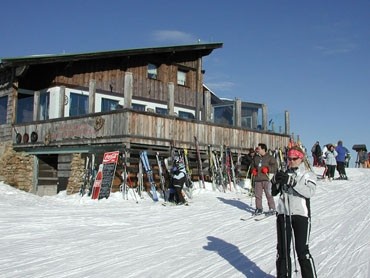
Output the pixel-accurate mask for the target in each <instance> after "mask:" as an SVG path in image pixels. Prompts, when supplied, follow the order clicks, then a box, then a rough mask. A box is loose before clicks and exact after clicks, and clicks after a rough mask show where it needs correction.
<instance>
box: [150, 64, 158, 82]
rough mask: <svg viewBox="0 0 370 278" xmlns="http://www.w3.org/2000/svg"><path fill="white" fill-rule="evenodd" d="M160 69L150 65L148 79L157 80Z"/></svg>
mask: <svg viewBox="0 0 370 278" xmlns="http://www.w3.org/2000/svg"><path fill="white" fill-rule="evenodd" d="M157 76H158V67H157V66H156V65H154V64H148V78H150V79H157Z"/></svg>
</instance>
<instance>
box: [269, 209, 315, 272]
mask: <svg viewBox="0 0 370 278" xmlns="http://www.w3.org/2000/svg"><path fill="white" fill-rule="evenodd" d="M291 220H292V225H290V217H289V215H284V214H279V215H278V217H277V220H276V226H277V258H276V270H277V278H281V277H284V278H286V277H289V278H290V277H291V276H292V263H291V258H290V245H291V241H292V229H293V232H294V239H295V240H294V244H295V252H296V253H297V258H298V262H299V265H300V268H301V276H302V278H315V277H317V276H316V270H315V264H314V261H313V258H312V256H311V254H310V251H309V246H308V242H309V237H310V230H311V221H310V218H308V217H304V216H300V215H292V216H291Z"/></svg>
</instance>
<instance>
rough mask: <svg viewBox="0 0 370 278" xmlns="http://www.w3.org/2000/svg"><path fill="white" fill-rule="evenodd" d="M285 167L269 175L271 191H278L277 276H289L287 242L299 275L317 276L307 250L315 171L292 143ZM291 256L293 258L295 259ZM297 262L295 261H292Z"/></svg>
mask: <svg viewBox="0 0 370 278" xmlns="http://www.w3.org/2000/svg"><path fill="white" fill-rule="evenodd" d="M287 157H288V169H287V170H286V171H285V172H284V171H279V172H277V173H276V174H275V175H274V177H273V178H272V180H271V182H272V195H273V196H276V195H278V194H280V196H279V200H278V205H277V218H276V227H277V258H276V270H277V278H280V277H291V272H292V263H291V258H290V245H291V241H292V240H293V247H294V248H295V252H296V253H297V257H298V262H299V265H300V268H301V274H302V275H301V276H302V277H305V278H314V277H317V275H316V270H315V264H314V261H313V258H312V256H311V254H310V251H309V236H310V231H311V208H310V198H311V197H312V196H313V195H314V194H315V190H316V174H315V173H313V172H312V171H311V170H310V169H309V167H308V166H306V165H305V163H304V159H305V153H304V151H303V150H302V149H301V148H300V147H298V146H294V147H292V148H290V149H289V150H288V156H287ZM295 258H296V257H295V256H294V260H295ZM294 263H296V261H294Z"/></svg>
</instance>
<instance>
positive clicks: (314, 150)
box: [311, 141, 322, 166]
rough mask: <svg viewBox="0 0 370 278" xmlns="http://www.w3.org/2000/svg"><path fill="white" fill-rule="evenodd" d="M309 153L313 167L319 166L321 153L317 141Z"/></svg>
mask: <svg viewBox="0 0 370 278" xmlns="http://www.w3.org/2000/svg"><path fill="white" fill-rule="evenodd" d="M311 153H312V157H313V166H321V156H322V151H321V147H320V143H319V141H316V143H315V144H314V145H313V146H312V149H311Z"/></svg>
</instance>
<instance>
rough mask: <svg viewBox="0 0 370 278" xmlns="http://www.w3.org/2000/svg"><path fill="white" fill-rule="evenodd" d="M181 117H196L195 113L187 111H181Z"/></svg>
mask: <svg viewBox="0 0 370 278" xmlns="http://www.w3.org/2000/svg"><path fill="white" fill-rule="evenodd" d="M179 117H180V118H182V119H194V115H193V113H190V112H185V111H179Z"/></svg>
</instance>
